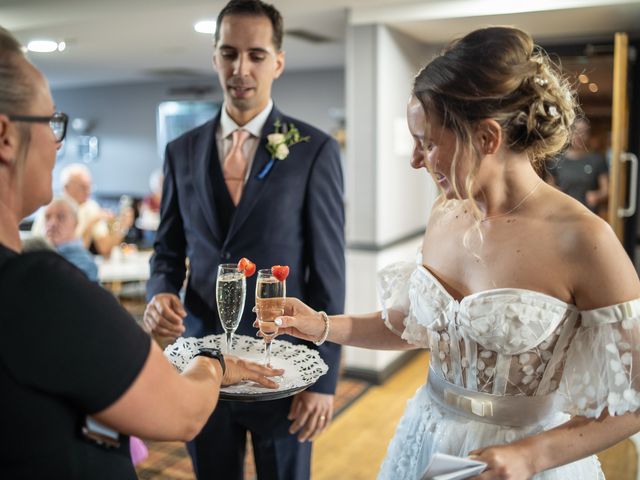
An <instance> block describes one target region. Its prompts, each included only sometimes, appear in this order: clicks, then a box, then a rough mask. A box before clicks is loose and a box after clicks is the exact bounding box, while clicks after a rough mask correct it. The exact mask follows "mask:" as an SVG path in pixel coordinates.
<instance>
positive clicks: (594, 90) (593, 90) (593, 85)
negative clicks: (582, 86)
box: [589, 83, 598, 93]
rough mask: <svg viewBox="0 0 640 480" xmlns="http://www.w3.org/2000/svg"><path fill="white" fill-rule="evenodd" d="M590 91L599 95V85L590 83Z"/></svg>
mask: <svg viewBox="0 0 640 480" xmlns="http://www.w3.org/2000/svg"><path fill="white" fill-rule="evenodd" d="M589 90H590V91H592V92H593V93H598V84H597V83H590V84H589Z"/></svg>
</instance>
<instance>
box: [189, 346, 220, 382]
mask: <svg viewBox="0 0 640 480" xmlns="http://www.w3.org/2000/svg"><path fill="white" fill-rule="evenodd" d="M198 355H202V356H203V357H209V358H215V359H216V360H218V361H219V362H220V366H221V367H222V375H223V376H224V372H225V370H226V369H227V366H226V365H225V364H224V355H223V354H222V352H221V351H220V350H218V349H217V348H207V347H201V348H199V349H198V353H196V354H195V355H194V356H195V357H197V356H198Z"/></svg>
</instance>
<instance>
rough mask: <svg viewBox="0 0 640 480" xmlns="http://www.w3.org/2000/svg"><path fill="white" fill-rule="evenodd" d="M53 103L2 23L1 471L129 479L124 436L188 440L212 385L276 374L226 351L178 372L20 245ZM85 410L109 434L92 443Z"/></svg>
mask: <svg viewBox="0 0 640 480" xmlns="http://www.w3.org/2000/svg"><path fill="white" fill-rule="evenodd" d="M54 110H55V108H54V105H53V101H52V99H51V93H50V92H49V87H48V85H47V82H46V79H45V78H44V76H43V75H42V74H41V73H40V72H39V71H38V69H36V68H35V67H34V66H33V65H32V64H30V63H29V61H28V60H27V59H26V58H25V57H24V55H23V53H22V50H21V48H20V45H19V44H18V42H17V41H16V40H15V39H14V38H13V36H11V34H9V33H8V32H7V31H6V30H4V29H2V28H1V27H0V309H1V313H0V391H1V392H2V394H1V395H0V425H2V427H1V432H2V435H0V477H2V478H11V479H20V478H64V479H73V478H82V479H85V478H91V479H101V478H104V479H114V478H117V479H128V478H135V472H134V470H133V467H132V465H131V460H130V457H129V451H128V437H127V435H137V436H140V437H143V438H149V439H157V440H188V439H191V438H193V437H194V436H195V435H196V433H197V432H198V431H199V430H200V428H201V427H202V425H203V424H204V422H205V421H206V420H207V418H208V417H209V415H210V414H211V412H212V410H213V408H214V407H215V405H216V403H217V400H218V393H219V389H220V386H221V385H226V384H230V383H235V382H238V381H240V380H243V379H250V380H253V381H256V382H259V383H261V384H262V385H265V386H267V387H275V386H276V384H275V383H274V382H273V381H271V380H269V379H268V378H267V377H266V376H265V375H277V374H280V373H282V372H279V371H276V370H271V369H268V368H266V367H262V366H259V365H255V364H251V363H247V362H242V361H240V360H238V359H234V358H230V357H229V358H227V359H226V365H227V367H226V372H225V371H224V369H223V368H222V365H221V363H220V362H219V361H218V360H217V359H212V358H207V357H204V356H198V357H196V358H195V359H194V360H193V361H192V362H191V364H190V365H189V366H188V367H187V368H186V369H185V371H184V372H183V373H182V374H178V373H177V372H176V370H175V369H174V368H173V367H172V366H171V365H170V363H169V362H168V361H167V360H166V359H165V357H164V356H163V354H162V351H161V350H160V348H159V347H158V346H157V345H155V344H154V343H153V342H152V341H151V339H150V338H149V336H148V335H147V334H146V333H144V332H143V331H142V330H141V329H140V328H139V327H138V326H137V325H136V324H135V322H134V321H133V319H132V318H131V317H130V316H129V315H128V314H127V312H126V311H125V310H124V309H122V307H120V305H119V304H118V303H117V301H116V300H115V299H114V298H113V297H112V296H111V295H110V294H109V293H107V292H105V291H103V290H102V289H100V288H99V287H97V286H96V285H94V284H92V283H91V282H89V281H88V280H87V279H86V278H85V277H84V276H83V274H82V273H81V272H80V271H78V270H77V269H76V268H74V267H73V266H72V265H71V264H69V263H67V262H66V261H65V260H63V259H62V258H61V257H59V256H57V255H56V254H55V253H52V252H37V253H24V254H20V248H21V245H20V236H19V231H18V224H19V222H20V220H21V219H22V218H24V217H26V216H27V215H29V214H30V213H32V212H33V211H35V210H36V209H37V208H38V207H39V206H41V205H45V204H47V203H48V202H49V201H50V200H51V172H52V169H53V166H54V162H55V157H56V150H57V149H58V148H59V147H60V145H61V141H62V140H63V138H64V134H65V130H66V121H67V118H66V116H65V115H64V114H57V113H54ZM89 415H90V416H91V419H90V420H89V422H91V421H93V420H95V421H97V422H100V424H102V425H104V426H106V427H108V428H109V429H111V430H113V431H115V433H116V438H115V439H114V441H108V442H107V443H106V444H105V443H104V442H103V443H102V444H100V443H99V442H96V441H95V439H96V438H98V437H96V435H95V434H94V433H91V432H88V430H87V429H86V422H87V418H88V416H89ZM94 429H95V428H92V429H91V430H94ZM117 432H119V435H118V433H117ZM107 444H112V446H106V445H107Z"/></svg>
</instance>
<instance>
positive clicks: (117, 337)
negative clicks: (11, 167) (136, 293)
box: [0, 245, 151, 479]
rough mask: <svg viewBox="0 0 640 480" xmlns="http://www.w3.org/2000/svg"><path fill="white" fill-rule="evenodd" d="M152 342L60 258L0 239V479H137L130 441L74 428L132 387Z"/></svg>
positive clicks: (107, 295) (105, 294)
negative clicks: (16, 248)
mask: <svg viewBox="0 0 640 480" xmlns="http://www.w3.org/2000/svg"><path fill="white" fill-rule="evenodd" d="M150 347H151V340H150V338H149V337H148V335H147V334H146V333H145V332H144V331H143V330H142V329H141V328H140V327H139V326H138V325H136V323H135V321H134V319H133V318H132V317H131V316H130V315H129V314H128V313H127V312H126V311H125V310H124V309H123V308H122V307H121V306H120V304H119V303H118V302H117V300H116V299H115V298H114V297H113V296H112V295H111V294H110V293H109V292H107V291H105V290H104V289H102V288H101V287H99V286H98V285H96V284H94V283H92V282H89V281H88V280H87V278H86V277H85V276H84V275H83V274H82V272H80V271H79V270H78V269H77V268H75V267H74V266H73V265H71V264H70V263H68V262H67V261H66V260H64V259H63V258H62V257H60V256H59V255H57V254H56V253H53V252H33V253H24V254H17V253H16V252H13V251H12V250H9V249H7V248H6V247H4V246H2V245H0V430H1V435H0V470H1V471H0V477H2V478H11V479H22V478H60V479H63V478H64V479H89V478H90V479H107V478H108V479H115V478H118V479H129V478H132V479H133V478H136V475H135V471H134V469H133V466H132V464H131V459H130V456H129V442H128V438H126V437H124V436H123V441H122V443H121V446H120V447H119V448H114V449H107V448H105V447H101V446H98V445H96V444H94V443H91V442H89V441H87V440H85V439H84V438H83V436H82V435H81V433H80V430H81V426H82V423H83V421H84V418H85V416H86V415H88V414H93V413H96V412H99V411H101V410H104V409H105V408H106V407H108V406H109V405H111V404H113V403H114V402H115V401H116V400H117V399H118V398H120V396H121V395H122V394H123V393H124V392H125V391H126V390H127V389H128V388H129V387H130V386H131V384H132V383H133V381H134V380H135V379H136V377H137V376H138V374H139V373H140V371H141V370H142V368H143V366H144V363H145V361H146V359H147V356H148V354H149V349H150Z"/></svg>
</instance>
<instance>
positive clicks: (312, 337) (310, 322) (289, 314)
mask: <svg viewBox="0 0 640 480" xmlns="http://www.w3.org/2000/svg"><path fill="white" fill-rule="evenodd" d="M275 324H276V325H277V326H278V335H291V336H292V337H297V338H301V339H302V340H308V341H310V342H315V341H318V340H319V339H320V338H321V337H322V334H323V332H324V329H325V324H324V320H323V319H322V316H321V314H320V313H319V312H316V311H315V310H314V309H312V308H310V307H308V306H307V305H306V304H304V303H303V302H301V301H300V300H298V299H297V298H292V297H287V298H286V299H285V303H284V315H282V316H280V317H277V318H276V319H275ZM258 334H259V333H258Z"/></svg>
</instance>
